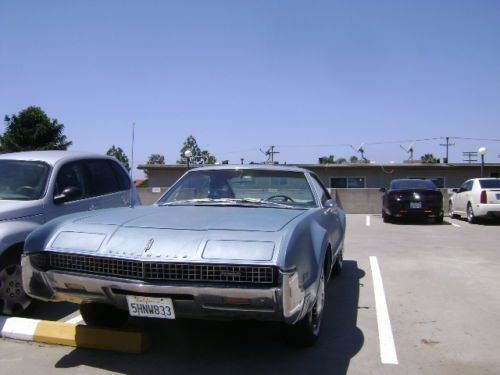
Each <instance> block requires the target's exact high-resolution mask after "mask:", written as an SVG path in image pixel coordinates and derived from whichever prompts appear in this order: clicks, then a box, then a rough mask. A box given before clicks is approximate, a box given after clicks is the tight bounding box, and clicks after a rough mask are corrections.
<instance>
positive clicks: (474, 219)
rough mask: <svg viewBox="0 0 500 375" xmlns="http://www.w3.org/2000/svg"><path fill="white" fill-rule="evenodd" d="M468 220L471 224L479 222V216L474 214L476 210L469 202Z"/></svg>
mask: <svg viewBox="0 0 500 375" xmlns="http://www.w3.org/2000/svg"><path fill="white" fill-rule="evenodd" d="M467 221H468V222H469V223H470V224H476V223H477V217H476V216H474V210H473V209H472V205H471V204H470V203H468V204H467Z"/></svg>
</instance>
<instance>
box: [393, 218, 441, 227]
mask: <svg viewBox="0 0 500 375" xmlns="http://www.w3.org/2000/svg"><path fill="white" fill-rule="evenodd" d="M390 224H395V225H433V226H434V225H436V226H440V225H451V223H450V222H448V221H446V220H443V222H442V223H435V222H434V221H433V220H431V219H415V218H407V217H402V218H397V219H394V218H393V219H392V221H391V223H390Z"/></svg>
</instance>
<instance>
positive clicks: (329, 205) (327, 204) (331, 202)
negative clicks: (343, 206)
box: [325, 199, 337, 208]
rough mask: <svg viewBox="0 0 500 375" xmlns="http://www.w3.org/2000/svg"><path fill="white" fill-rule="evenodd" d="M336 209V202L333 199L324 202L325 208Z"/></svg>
mask: <svg viewBox="0 0 500 375" xmlns="http://www.w3.org/2000/svg"><path fill="white" fill-rule="evenodd" d="M335 207H337V201H336V200H335V199H328V200H327V201H326V202H325V208H335Z"/></svg>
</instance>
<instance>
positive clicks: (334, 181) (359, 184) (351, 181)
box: [330, 177, 366, 189]
mask: <svg viewBox="0 0 500 375" xmlns="http://www.w3.org/2000/svg"><path fill="white" fill-rule="evenodd" d="M365 180H366V179H365V177H330V188H332V189H346V188H347V189H363V188H365V187H366V185H365Z"/></svg>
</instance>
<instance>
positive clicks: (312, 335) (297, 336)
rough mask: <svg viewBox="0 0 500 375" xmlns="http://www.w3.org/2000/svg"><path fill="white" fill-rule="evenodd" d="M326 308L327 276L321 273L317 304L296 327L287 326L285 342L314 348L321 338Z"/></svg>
mask: <svg viewBox="0 0 500 375" xmlns="http://www.w3.org/2000/svg"><path fill="white" fill-rule="evenodd" d="M324 307H325V274H324V271H322V272H321V276H320V279H319V287H318V293H317V296H316V302H315V303H314V306H313V307H312V309H311V310H310V311H309V312H308V313H307V315H306V316H305V317H304V318H302V319H301V320H300V321H298V322H297V323H295V324H294V325H285V326H284V334H285V340H286V341H287V342H288V343H290V344H292V345H294V346H301V347H309V346H313V345H314V344H315V343H316V341H317V340H318V338H319V333H320V328H321V319H322V317H323V309H324Z"/></svg>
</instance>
